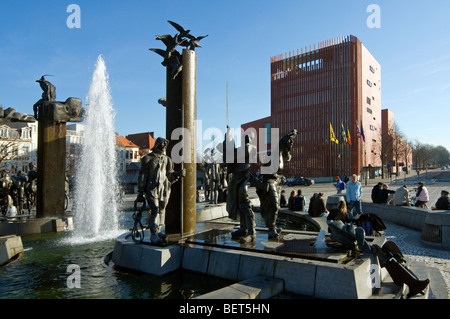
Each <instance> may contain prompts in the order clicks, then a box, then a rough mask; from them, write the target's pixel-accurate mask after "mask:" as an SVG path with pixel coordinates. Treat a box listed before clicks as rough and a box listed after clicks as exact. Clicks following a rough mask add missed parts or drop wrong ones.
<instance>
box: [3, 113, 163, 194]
mask: <svg viewBox="0 0 450 319" xmlns="http://www.w3.org/2000/svg"><path fill="white" fill-rule="evenodd" d="M37 125H38V124H37V123H36V122H35V123H22V122H5V123H2V124H1V125H0V169H3V170H6V171H8V172H9V173H10V174H18V173H19V172H20V173H22V174H26V173H27V172H28V170H29V169H30V164H34V165H36V163H37V143H38V142H37V141H38V137H37V132H38V131H37ZM84 134H85V126H84V124H80V123H76V124H68V125H67V126H66V174H67V175H68V176H74V175H75V170H76V163H77V161H78V157H79V156H80V154H81V145H82V143H83V139H84ZM154 144H155V138H154V136H153V132H144V133H138V134H131V135H127V136H126V137H124V136H120V135H118V134H116V151H117V166H118V171H119V176H120V178H121V182H122V184H123V185H124V187H126V188H129V189H128V191H135V188H136V181H137V174H138V172H139V168H140V159H141V157H142V156H143V155H145V154H147V153H148V152H149V150H150V149H151V148H152V147H153V145H154Z"/></svg>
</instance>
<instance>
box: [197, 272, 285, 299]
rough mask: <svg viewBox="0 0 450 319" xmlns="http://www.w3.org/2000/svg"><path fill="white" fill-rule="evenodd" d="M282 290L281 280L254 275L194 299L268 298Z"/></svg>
mask: <svg viewBox="0 0 450 319" xmlns="http://www.w3.org/2000/svg"><path fill="white" fill-rule="evenodd" d="M282 292H283V281H282V280H280V279H276V278H269V277H264V276H256V277H252V278H249V279H247V280H244V281H241V282H239V283H236V284H233V285H230V286H227V287H224V288H222V289H218V290H215V291H212V292H210V293H207V294H204V295H201V296H198V297H196V298H194V299H269V298H271V297H273V296H276V295H278V294H280V293H282Z"/></svg>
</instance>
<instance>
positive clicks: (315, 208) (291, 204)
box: [280, 189, 329, 217]
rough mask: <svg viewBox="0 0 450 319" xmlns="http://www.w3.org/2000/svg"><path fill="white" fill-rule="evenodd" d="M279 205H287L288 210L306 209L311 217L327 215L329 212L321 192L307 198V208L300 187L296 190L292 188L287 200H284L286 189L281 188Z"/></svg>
mask: <svg viewBox="0 0 450 319" xmlns="http://www.w3.org/2000/svg"><path fill="white" fill-rule="evenodd" d="M280 207H282V208H286V207H287V208H288V209H289V210H292V211H297V212H304V211H307V212H308V213H309V215H310V216H312V217H320V216H327V215H328V213H329V212H328V210H327V208H326V205H325V200H324V199H323V193H314V195H313V196H312V197H311V198H310V199H309V206H308V208H307V207H306V198H305V196H304V195H303V192H302V190H301V189H299V190H297V191H295V190H292V191H291V194H290V196H289V198H288V200H286V191H285V190H282V191H281V197H280Z"/></svg>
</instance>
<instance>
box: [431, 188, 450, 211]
mask: <svg viewBox="0 0 450 319" xmlns="http://www.w3.org/2000/svg"><path fill="white" fill-rule="evenodd" d="M432 209H433V210H450V197H449V195H448V192H447V191H446V190H443V191H441V197H439V199H438V200H437V202H436V206H435V207H432Z"/></svg>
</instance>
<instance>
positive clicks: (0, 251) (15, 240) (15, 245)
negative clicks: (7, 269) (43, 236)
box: [0, 235, 23, 266]
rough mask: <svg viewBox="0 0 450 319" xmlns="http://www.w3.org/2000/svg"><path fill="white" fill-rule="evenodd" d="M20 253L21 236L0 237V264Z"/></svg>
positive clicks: (21, 249) (21, 251)
mask: <svg viewBox="0 0 450 319" xmlns="http://www.w3.org/2000/svg"><path fill="white" fill-rule="evenodd" d="M20 253H23V245H22V238H21V237H20V236H15V235H11V236H2V237H0V266H3V265H5V264H7V263H8V262H9V261H10V260H11V259H12V258H14V257H15V256H17V255H18V254H20Z"/></svg>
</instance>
